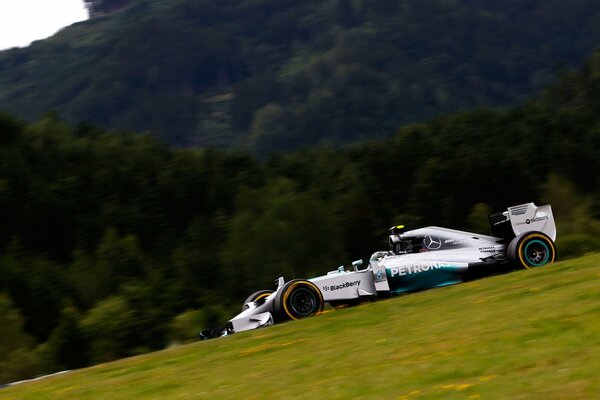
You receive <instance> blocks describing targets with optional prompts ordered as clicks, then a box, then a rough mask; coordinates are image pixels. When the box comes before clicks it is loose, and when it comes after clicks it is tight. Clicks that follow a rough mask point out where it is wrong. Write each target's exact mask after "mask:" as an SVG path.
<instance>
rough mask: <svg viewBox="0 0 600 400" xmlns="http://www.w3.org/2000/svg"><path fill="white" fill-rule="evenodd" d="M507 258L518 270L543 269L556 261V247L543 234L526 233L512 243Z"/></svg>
mask: <svg viewBox="0 0 600 400" xmlns="http://www.w3.org/2000/svg"><path fill="white" fill-rule="evenodd" d="M507 256H508V259H509V261H510V262H511V263H512V264H513V265H514V266H515V267H516V268H525V269H529V268H536V267H543V266H544V265H548V264H550V263H553V262H554V261H556V245H555V244H554V242H553V241H552V239H550V238H549V237H548V236H547V235H545V234H544V233H542V232H525V233H521V234H520V235H518V236H517V237H516V238H514V239H513V240H512V241H511V242H510V244H509V245H508V249H507Z"/></svg>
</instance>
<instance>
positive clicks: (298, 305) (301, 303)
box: [290, 288, 317, 317]
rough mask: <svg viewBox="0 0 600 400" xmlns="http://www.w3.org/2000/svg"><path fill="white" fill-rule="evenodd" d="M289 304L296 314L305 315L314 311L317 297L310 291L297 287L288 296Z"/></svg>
mask: <svg viewBox="0 0 600 400" xmlns="http://www.w3.org/2000/svg"><path fill="white" fill-rule="evenodd" d="M290 306H291V307H292V310H294V312H295V313H296V314H298V315H299V316H302V317H306V316H309V315H311V314H312V313H313V312H314V311H315V309H316V306H317V299H316V298H315V295H314V293H313V292H312V291H310V290H308V289H306V288H299V289H297V290H295V291H294V293H292V295H291V296H290Z"/></svg>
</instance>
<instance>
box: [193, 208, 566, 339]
mask: <svg viewBox="0 0 600 400" xmlns="http://www.w3.org/2000/svg"><path fill="white" fill-rule="evenodd" d="M489 222H490V226H491V228H492V234H493V236H486V235H480V234H476V233H470V232H464V231H458V230H453V229H446V228H439V227H435V226H430V227H426V228H420V229H415V230H410V231H406V230H405V229H404V227H403V226H401V225H400V226H395V227H392V228H391V229H390V231H391V232H390V233H391V234H390V235H389V243H390V247H391V250H388V251H377V252H375V253H374V254H373V255H372V256H371V258H370V260H369V265H368V266H367V268H365V269H362V270H361V269H359V267H360V266H361V265H362V260H358V261H355V262H353V263H352V265H353V267H354V268H353V270H352V271H347V270H345V269H344V267H340V268H338V269H337V270H335V271H331V272H329V273H327V275H323V276H319V277H316V278H311V279H294V280H291V281H288V282H285V280H284V279H283V277H280V278H279V279H278V285H277V289H276V290H275V291H272V290H260V291H258V292H255V293H253V294H251V295H250V296H249V297H248V298H247V299H246V301H245V302H244V304H243V307H242V312H241V313H240V314H238V315H237V316H235V317H234V318H232V319H231V320H229V322H228V323H227V324H226V325H225V326H223V327H219V328H213V329H206V330H203V331H202V332H201V334H200V337H201V338H202V339H208V338H213V337H220V336H226V335H229V334H231V333H235V332H241V331H247V330H250V329H256V328H260V327H264V326H269V325H272V324H274V323H275V322H280V321H285V320H290V319H292V320H295V319H300V318H305V317H310V316H313V315H317V314H319V313H320V312H321V311H323V307H324V305H325V303H326V302H327V303H329V304H330V305H332V306H334V307H338V306H341V305H352V304H355V303H358V302H360V301H361V300H362V299H369V298H371V299H372V298H377V297H382V296H386V295H390V294H391V295H393V294H400V293H406V292H413V291H418V290H423V289H429V288H434V287H440V286H447V285H453V284H456V283H460V282H465V281H469V280H472V279H476V278H481V277H485V276H489V275H493V274H497V273H502V272H508V271H511V270H514V269H522V268H532V267H541V266H544V265H547V264H549V263H552V262H554V261H555V260H556V246H555V244H554V240H555V239H556V226H555V223H554V217H553V215H552V208H551V207H550V206H549V205H545V206H541V207H537V206H536V205H535V204H533V203H528V204H522V205H518V206H514V207H509V208H508V209H507V211H504V212H499V213H495V214H491V215H490V216H489Z"/></svg>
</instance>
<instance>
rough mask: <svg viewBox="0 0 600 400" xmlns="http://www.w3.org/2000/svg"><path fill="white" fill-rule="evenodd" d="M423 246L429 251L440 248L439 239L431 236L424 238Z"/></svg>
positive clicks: (440, 242)
mask: <svg viewBox="0 0 600 400" xmlns="http://www.w3.org/2000/svg"><path fill="white" fill-rule="evenodd" d="M423 244H424V245H425V247H427V248H428V249H429V250H437V249H439V248H440V247H442V241H441V240H440V239H438V238H436V237H435V236H431V235H427V236H425V238H424V239H423Z"/></svg>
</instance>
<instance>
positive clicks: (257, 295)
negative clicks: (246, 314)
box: [242, 290, 273, 311]
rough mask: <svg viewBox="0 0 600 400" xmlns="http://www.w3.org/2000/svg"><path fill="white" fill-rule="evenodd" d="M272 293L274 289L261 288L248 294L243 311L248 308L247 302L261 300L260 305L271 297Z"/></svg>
mask: <svg viewBox="0 0 600 400" xmlns="http://www.w3.org/2000/svg"><path fill="white" fill-rule="evenodd" d="M272 293H273V291H272V290H259V291H258V292H254V293H252V294H251V295H250V296H248V298H247V299H246V301H244V305H242V311H245V310H247V309H248V304H247V303H251V302H253V301H256V302H259V305H260V304H262V303H264V302H265V300H266V299H267V297H269V296H270V295H271V294H272Z"/></svg>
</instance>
